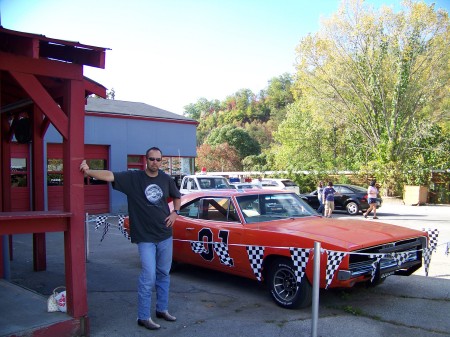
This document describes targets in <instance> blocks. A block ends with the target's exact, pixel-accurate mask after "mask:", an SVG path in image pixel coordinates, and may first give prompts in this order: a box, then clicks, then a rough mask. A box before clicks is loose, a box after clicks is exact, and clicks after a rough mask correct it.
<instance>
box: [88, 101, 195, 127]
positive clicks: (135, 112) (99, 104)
mask: <svg viewBox="0 0 450 337" xmlns="http://www.w3.org/2000/svg"><path fill="white" fill-rule="evenodd" d="M86 112H88V113H89V112H92V113H104V114H114V115H122V116H139V117H147V118H157V119H171V120H179V121H184V122H195V123H198V122H197V121H196V120H194V119H191V118H187V117H184V116H182V115H179V114H176V113H173V112H170V111H167V110H163V109H160V108H157V107H154V106H152V105H148V104H145V103H139V102H128V101H118V100H114V99H103V98H96V97H88V100H87V105H86Z"/></svg>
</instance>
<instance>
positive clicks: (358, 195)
mask: <svg viewBox="0 0 450 337" xmlns="http://www.w3.org/2000/svg"><path fill="white" fill-rule="evenodd" d="M333 188H334V189H335V190H336V192H338V193H336V194H335V195H334V209H335V210H342V211H346V212H347V213H348V214H350V215H356V214H358V213H359V212H360V211H361V212H364V211H366V210H367V209H368V208H369V204H368V197H367V188H364V187H360V186H355V185H346V184H336V185H333ZM300 196H301V198H302V199H304V200H305V201H306V202H307V203H308V204H309V205H310V206H311V207H313V208H314V209H318V208H319V199H318V198H317V190H315V191H312V192H311V193H308V194H301V195H300ZM382 202H383V200H382V199H381V196H380V195H379V194H378V198H377V208H380V207H381V204H382Z"/></svg>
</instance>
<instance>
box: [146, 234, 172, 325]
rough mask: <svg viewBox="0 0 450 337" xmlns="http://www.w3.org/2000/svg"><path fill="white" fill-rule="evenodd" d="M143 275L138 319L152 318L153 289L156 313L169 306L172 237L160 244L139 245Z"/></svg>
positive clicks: (147, 243)
mask: <svg viewBox="0 0 450 337" xmlns="http://www.w3.org/2000/svg"><path fill="white" fill-rule="evenodd" d="M138 250H139V256H140V259H141V265H142V269H141V274H140V275H139V281H138V319H143V320H146V319H148V318H149V317H150V306H151V302H152V291H153V287H155V288H156V311H166V310H168V306H169V286H170V274H169V272H170V267H171V265H172V237H170V238H168V239H166V240H164V241H161V242H158V243H152V242H140V243H138Z"/></svg>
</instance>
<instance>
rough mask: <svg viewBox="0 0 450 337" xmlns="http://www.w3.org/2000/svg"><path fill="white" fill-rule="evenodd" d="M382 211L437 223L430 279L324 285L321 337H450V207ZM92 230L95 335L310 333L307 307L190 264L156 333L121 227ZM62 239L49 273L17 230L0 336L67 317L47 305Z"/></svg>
mask: <svg viewBox="0 0 450 337" xmlns="http://www.w3.org/2000/svg"><path fill="white" fill-rule="evenodd" d="M337 217H338V218H341V219H343V220H345V219H347V218H350V217H348V216H346V215H345V214H340V215H337ZM379 217H380V221H384V222H389V223H395V224H400V225H405V226H408V227H412V228H419V227H422V226H427V225H429V226H433V227H438V228H439V229H440V231H441V233H440V238H439V241H438V244H439V246H438V250H437V251H436V252H435V253H434V254H433V256H432V261H431V265H430V274H429V276H428V277H426V276H425V275H424V271H423V268H421V270H419V271H417V272H416V273H415V274H414V275H412V276H409V277H400V276H391V277H388V278H387V279H386V281H385V282H384V283H383V284H381V285H379V286H378V287H375V288H365V287H355V288H353V289H347V290H321V291H320V304H319V319H318V321H317V336H323V337H325V336H336V337H340V336H342V337H352V336H365V337H372V336H373V337H379V336H408V337H428V336H430V337H431V336H450V314H449V313H450V257H449V256H447V255H445V254H444V250H445V243H446V242H449V241H450V207H448V206H421V207H413V206H404V205H401V204H385V205H383V207H382V208H381V209H380V210H379ZM368 221H370V220H368ZM110 222H112V223H114V220H113V218H112V219H111V220H110ZM429 226H428V227H429ZM94 227H95V224H94V223H90V225H89V245H88V246H89V254H88V258H87V264H86V268H87V286H88V305H89V320H90V332H91V334H90V335H91V336H93V337H122V336H124V337H125V336H126V337H128V336H149V335H155V336H171V337H177V336H183V337H184V336H186V337H190V336H195V337H206V336H208V337H209V336H211V335H214V336H216V337H222V336H223V337H225V336H226V337H230V336H261V337H265V336H267V337H268V336H270V337H272V336H289V337H292V336H311V333H312V312H311V308H307V309H301V310H286V309H283V308H280V307H278V306H277V305H276V304H275V303H274V302H273V301H272V300H271V298H270V296H269V295H268V291H267V289H266V287H265V286H264V285H262V284H260V283H258V282H257V281H252V280H247V279H243V278H239V277H235V276H230V275H225V274H222V273H218V272H212V271H208V270H205V269H201V268H196V267H192V266H188V265H182V266H180V267H179V268H178V269H177V270H176V271H174V272H173V273H172V282H171V297H170V312H171V313H172V314H174V315H175V316H177V317H178V319H177V321H176V322H165V321H162V320H159V319H155V320H156V321H157V322H158V323H160V324H161V326H162V327H161V329H160V330H158V331H149V330H146V329H144V328H142V327H139V326H137V324H136V310H137V295H136V283H137V277H138V274H139V259H138V254H137V248H136V246H135V245H133V244H131V243H129V241H128V240H127V239H126V238H125V237H124V236H123V235H122V234H121V233H120V232H119V230H118V229H117V228H115V227H111V228H110V229H109V231H108V233H107V234H106V236H105V237H104V240H103V241H101V238H102V234H103V233H102V231H101V230H97V231H96V230H95V228H94ZM63 244H64V240H63V233H50V234H47V270H46V271H43V272H33V271H32V264H33V261H32V250H31V247H32V237H31V235H29V234H23V235H15V236H14V260H13V261H12V262H11V283H9V282H6V281H4V280H3V281H0V336H9V335H11V334H12V333H14V332H23V331H26V329H30V327H35V326H39V325H40V324H43V323H44V320H45V322H47V321H53V322H57V321H61V320H64V319H67V315H66V314H64V313H46V312H45V308H46V299H47V297H48V296H49V295H50V294H51V292H52V290H53V289H54V288H55V287H57V286H59V285H63V284H64V260H63V256H62V252H63ZM22 292H23V293H24V296H21V293H22ZM153 317H154V313H153ZM24 318H26V319H24Z"/></svg>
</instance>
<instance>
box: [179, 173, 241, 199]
mask: <svg viewBox="0 0 450 337" xmlns="http://www.w3.org/2000/svg"><path fill="white" fill-rule="evenodd" d="M229 188H231V189H234V187H232V186H231V185H230V184H229V183H228V180H227V179H226V178H225V177H222V176H213V175H204V174H192V175H187V176H184V177H183V180H182V181H181V188H180V193H181V194H188V193H191V192H198V191H208V190H218V189H219V190H220V189H229Z"/></svg>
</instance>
